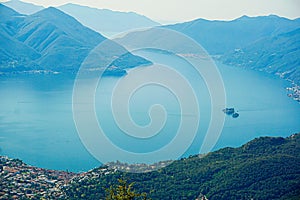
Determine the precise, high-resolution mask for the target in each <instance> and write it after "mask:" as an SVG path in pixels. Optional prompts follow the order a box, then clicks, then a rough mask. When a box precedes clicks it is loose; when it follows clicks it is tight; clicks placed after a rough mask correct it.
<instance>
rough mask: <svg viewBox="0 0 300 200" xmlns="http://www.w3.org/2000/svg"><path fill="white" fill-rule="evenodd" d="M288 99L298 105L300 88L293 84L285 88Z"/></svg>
mask: <svg viewBox="0 0 300 200" xmlns="http://www.w3.org/2000/svg"><path fill="white" fill-rule="evenodd" d="M286 90H287V91H288V97H290V98H293V99H294V100H295V101H297V102H299V103H300V86H299V85H296V84H293V85H292V86H291V87H287V88H286Z"/></svg>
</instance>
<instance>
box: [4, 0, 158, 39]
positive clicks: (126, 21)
mask: <svg viewBox="0 0 300 200" xmlns="http://www.w3.org/2000/svg"><path fill="white" fill-rule="evenodd" d="M3 4H4V5H5V6H8V7H10V8H12V9H14V10H15V11H17V12H19V13H21V14H26V15H30V14H34V13H36V12H38V11H41V10H42V9H44V7H42V6H37V5H34V4H31V3H26V2H22V1H20V0H10V1H8V2H4V3H3ZM57 8H58V9H59V10H61V11H63V12H65V13H66V14H68V15H70V16H72V17H74V18H75V19H76V20H78V21H79V22H80V23H81V24H83V25H84V26H86V27H89V28H90V29H92V30H94V31H96V32H99V33H101V34H104V35H107V36H112V35H114V34H117V33H121V32H124V31H128V30H132V29H139V28H146V27H153V26H159V25H160V24H159V23H157V22H155V21H153V20H151V19H149V18H147V17H145V16H143V15H140V14H137V13H134V12H120V11H112V10H109V9H97V8H91V7H88V6H81V5H77V4H72V3H68V4H65V5H62V6H58V7H57Z"/></svg>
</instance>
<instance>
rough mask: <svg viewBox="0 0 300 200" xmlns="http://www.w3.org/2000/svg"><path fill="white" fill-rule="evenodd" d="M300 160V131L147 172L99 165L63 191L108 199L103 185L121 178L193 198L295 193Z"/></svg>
mask: <svg viewBox="0 0 300 200" xmlns="http://www.w3.org/2000/svg"><path fill="white" fill-rule="evenodd" d="M299 163H300V134H297V135H292V136H291V137H288V138H285V139H284V138H272V137H264V138H258V139H255V140H253V141H251V142H249V143H247V144H245V145H243V146H242V147H240V148H225V149H221V150H219V151H216V152H213V153H209V154H208V155H206V156H204V157H203V156H192V157H189V158H187V159H182V160H178V161H175V162H173V163H172V164H171V165H169V166H167V167H166V168H162V169H159V170H158V171H153V172H148V173H142V174H134V173H133V174H132V173H125V172H119V171H117V172H115V171H113V170H111V171H110V172H107V171H106V173H104V172H105V168H99V169H95V170H92V171H90V172H88V173H87V174H85V175H83V176H81V177H76V178H74V179H73V180H72V181H71V183H70V185H69V186H68V187H66V188H65V191H66V194H67V195H69V198H70V199H96V198H97V199H104V195H105V193H104V189H103V188H107V187H108V186H109V185H112V184H115V183H116V181H117V179H118V178H122V179H126V180H128V182H134V183H135V184H134V188H135V189H136V191H137V192H146V193H148V194H149V195H150V197H151V198H152V199H191V200H192V199H196V198H197V197H198V196H199V195H200V194H203V195H205V196H206V197H207V198H208V199H266V200H267V199H293V198H294V199H297V198H299V197H300V165H299ZM120 165H121V164H120V163H119V164H115V167H120ZM134 167H139V166H138V165H136V166H131V168H134ZM103 171H104V172H103ZM83 196H84V198H82V197H83Z"/></svg>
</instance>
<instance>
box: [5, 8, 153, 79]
mask: <svg viewBox="0 0 300 200" xmlns="http://www.w3.org/2000/svg"><path fill="white" fill-rule="evenodd" d="M0 12H1V14H2V15H3V16H4V17H3V18H1V19H0V41H2V43H0V52H1V53H2V54H1V62H0V64H1V65H0V72H1V73H9V72H13V73H23V72H26V71H27V72H28V71H33V70H35V71H39V70H42V71H55V72H63V73H76V72H77V71H78V69H79V67H80V66H81V64H82V62H83V61H84V59H85V58H86V57H87V56H88V55H89V53H90V52H91V50H92V49H94V48H95V47H96V46H97V45H99V44H100V43H101V42H103V41H105V40H107V39H106V38H105V37H103V36H102V35H100V34H99V33H97V32H95V31H93V30H91V29H89V28H87V27H85V26H83V25H82V24H80V23H79V22H78V21H76V20H75V19H74V18H73V17H71V16H69V15H67V14H65V13H64V12H62V11H60V10H58V9H56V8H53V7H50V8H47V9H44V10H41V11H39V12H37V13H35V14H33V15H29V16H25V15H21V14H19V13H17V12H15V11H14V10H12V9H10V8H8V7H6V6H4V5H2V4H0ZM119 50H121V51H122V52H124V53H125V55H124V56H122V57H121V58H119V59H116V61H115V62H114V63H112V64H111V66H113V67H112V68H110V69H109V70H108V71H107V72H108V73H109V74H110V75H117V76H119V75H124V74H126V71H125V70H124V69H125V68H129V67H135V66H138V65H140V64H142V65H144V64H149V63H150V62H149V61H147V60H145V59H143V58H141V57H137V56H134V55H132V54H130V53H128V52H127V51H126V50H125V49H124V48H123V47H121V46H118V45H112V46H111V47H109V48H108V49H107V52H108V54H109V53H113V52H117V51H119ZM106 57H107V56H106V55H101V56H100V57H95V59H93V60H90V61H89V62H90V64H91V65H93V66H99V67H105V66H102V65H101V64H103V62H104V61H105V59H107V58H106ZM116 58H117V57H116Z"/></svg>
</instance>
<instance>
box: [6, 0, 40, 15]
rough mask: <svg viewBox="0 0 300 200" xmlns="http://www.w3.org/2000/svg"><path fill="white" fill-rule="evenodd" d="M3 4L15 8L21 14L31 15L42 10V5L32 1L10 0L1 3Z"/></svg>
mask: <svg viewBox="0 0 300 200" xmlns="http://www.w3.org/2000/svg"><path fill="white" fill-rule="evenodd" d="M3 4H4V5H6V6H8V7H10V8H12V9H14V10H16V11H17V12H19V13H21V14H26V15H31V14H33V13H36V12H38V11H40V10H42V9H43V8H44V7H43V6H38V5H35V4H32V3H27V2H23V1H20V0H10V1H7V2H4V3H3Z"/></svg>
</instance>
